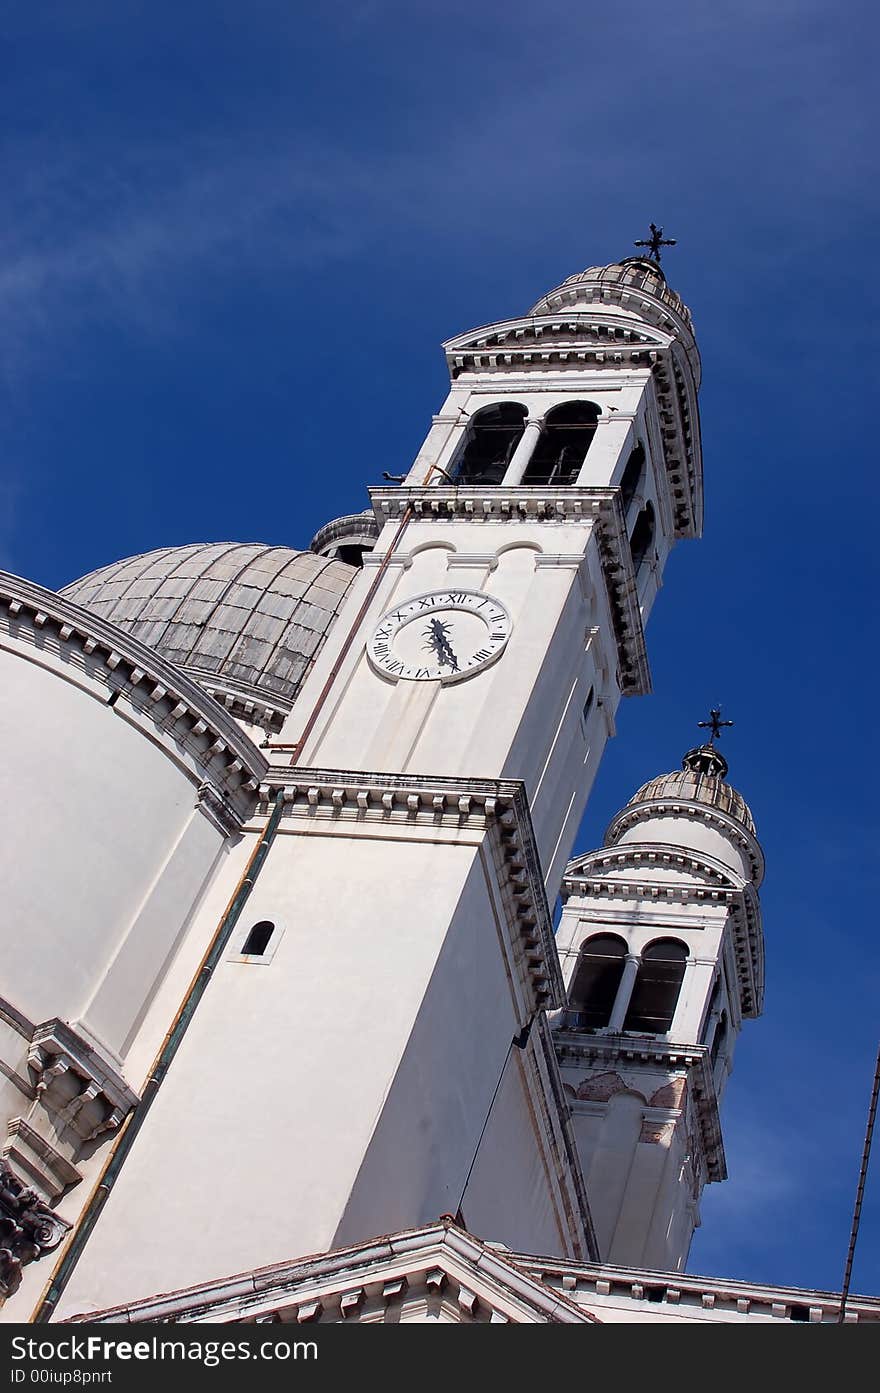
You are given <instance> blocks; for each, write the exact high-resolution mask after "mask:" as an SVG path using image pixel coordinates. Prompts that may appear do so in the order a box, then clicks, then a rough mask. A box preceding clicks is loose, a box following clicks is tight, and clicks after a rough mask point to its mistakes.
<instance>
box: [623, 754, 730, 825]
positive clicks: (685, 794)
mask: <svg viewBox="0 0 880 1393" xmlns="http://www.w3.org/2000/svg"><path fill="white" fill-rule="evenodd" d="M726 773H727V762H726V761H725V759H724V758H723V756H722V755H720V754H719V753H718V751H717V750H716V749H715V747H714V746H713V745H701V746H699V748H698V749H696V750H689V751H688V753H687V754H686V755H685V757H684V759H683V761H682V768H681V769H676V770H673V772H672V773H671V774H660V775H659V776H658V777H657V778H656V779H650V780H649V781H648V783H646V784H643V785H642V787H641V788H640V789H639V791H638V793H636V794H634V795H633V797H632V798H631V799H630V800H629V802H628V803H627V805H626V806H627V807H628V808H631V807H632V806H633V805H634V804H636V803H653V802H656V801H660V802H669V801H672V802H678V801H682V802H690V803H705V804H706V805H707V806H708V807H712V808H717V809H718V811H719V812H722V813H727V815H728V817H732V818H734V819H735V820H736V821H737V822H739V823H741V824H742V825H743V827H745V828H746V830H747V831H749V832H751V834H752V836H753V837H754V836H755V835H756V832H755V820H754V818H753V817H752V813H751V809H750V808H749V805H748V803H747V802H746V800H745V799H744V798H743V796H742V794H741V793H739V792H738V791H737V789H735V788H732V787H731V785H730V784H728V783H725V781H724V775H725V774H726Z"/></svg>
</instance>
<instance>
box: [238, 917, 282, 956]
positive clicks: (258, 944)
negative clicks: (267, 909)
mask: <svg viewBox="0 0 880 1393" xmlns="http://www.w3.org/2000/svg"><path fill="white" fill-rule="evenodd" d="M274 932H275V925H274V924H273V923H272V921H271V919H261V920H260V922H259V924H254V926H253V928H252V929H251V930H250V932H249V933H248V936H247V938H246V939H245V941H244V943H243V944H242V947H241V951H242V953H250V954H252V955H253V956H254V957H255V958H261V957H262V956H263V954H264V953H265V951H266V949H267V948H268V947H269V939H270V938H271V937H272V935H273V933H274Z"/></svg>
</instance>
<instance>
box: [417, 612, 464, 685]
mask: <svg viewBox="0 0 880 1393" xmlns="http://www.w3.org/2000/svg"><path fill="white" fill-rule="evenodd" d="M424 637H425V638H426V639H427V640H428V641H427V643H426V644H425V645H424V646H425V648H433V650H434V652H435V653H436V654H437V662H438V663H439V664H440V666H441V667H444V666H445V667H448V668H449V670H450V672H458V670H459V668H458V659H457V658H456V656H455V654H454V653H453V651H452V645H451V644H450V642H449V625H448V624H444V623H443V621H442V619H432V620H430V621H429V623H428V627H427V629H425V630H424Z"/></svg>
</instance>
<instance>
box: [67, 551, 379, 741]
mask: <svg viewBox="0 0 880 1393" xmlns="http://www.w3.org/2000/svg"><path fill="white" fill-rule="evenodd" d="M356 575H357V570H356V568H355V567H354V566H349V565H346V564H345V562H343V561H337V560H329V559H328V558H326V557H323V556H317V555H315V553H314V552H311V551H306V552H302V551H292V550H290V549H289V548H288V547H275V546H265V545H261V544H260V543H256V542H254V543H248V542H213V543H197V544H194V545H192V546H182V547H167V548H163V549H161V550H159V551H151V552H146V553H145V554H144V555H142V556H134V557H129V558H128V559H126V560H124V561H116V562H114V563H113V564H112V565H110V566H104V567H102V569H101V570H98V571H93V572H92V573H91V574H90V575H87V576H83V577H82V579H81V580H76V581H73V582H72V584H70V585H67V586H65V587H64V589H63V590H62V591H61V594H62V595H66V596H67V597H68V598H69V599H71V600H73V601H74V602H75V603H76V604H78V605H82V607H83V609H87V610H91V611H92V612H93V613H95V614H99V615H100V616H101V617H102V618H103V619H106V620H108V621H109V622H110V623H111V624H115V625H116V626H117V627H118V628H120V629H122V630H123V631H124V632H126V633H129V634H131V635H133V637H135V638H136V639H139V640H140V642H141V643H145V644H147V645H148V646H149V647H150V648H152V649H154V650H155V651H156V652H157V653H159V654H161V655H162V657H163V658H165V659H166V660H167V661H169V662H172V663H174V664H176V666H178V667H180V668H182V669H183V670H184V671H185V672H186V673H187V674H188V675H189V676H190V677H192V678H194V679H195V681H197V682H198V683H199V684H200V685H201V686H202V687H204V688H205V689H206V690H207V691H208V692H210V693H211V695H212V696H215V697H218V698H219V699H220V700H221V701H223V702H224V704H225V705H226V706H227V707H228V708H229V709H230V710H232V711H233V712H234V714H235V715H237V716H239V717H240V718H243V719H246V720H249V721H252V722H253V723H255V724H263V725H267V726H269V727H271V728H272V729H277V728H278V727H279V726H280V724H281V722H282V721H283V718H284V716H285V714H286V713H287V711H289V709H290V707H291V705H292V703H293V699H294V697H295V696H296V694H297V691H298V690H299V688H300V686H301V685H302V682H303V680H304V678H305V676H306V674H307V673H308V671H309V669H310V668H311V666H312V664H313V663H314V661H315V658H316V656H317V654H318V653H319V652H320V649H321V647H322V645H323V643H324V640H325V639H326V637H327V634H328V632H329V630H330V628H331V626H332V624H333V622H334V620H335V618H336V615H337V613H338V612H339V609H340V607H341V605H342V602H343V600H344V599H345V596H346V593H347V591H348V587H349V586H350V584H351V582H352V581H353V580H354V578H355V576H356Z"/></svg>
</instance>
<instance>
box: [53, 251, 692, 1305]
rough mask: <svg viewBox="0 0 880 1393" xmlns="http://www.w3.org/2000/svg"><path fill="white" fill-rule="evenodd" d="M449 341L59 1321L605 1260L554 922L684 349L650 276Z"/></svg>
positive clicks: (593, 280) (634, 603) (561, 294)
mask: <svg viewBox="0 0 880 1393" xmlns="http://www.w3.org/2000/svg"><path fill="white" fill-rule="evenodd" d="M445 349H446V355H447V361H448V365H449V370H450V376H451V387H450V392H449V395H448V396H447V398H446V401H445V402H444V404H443V406H442V407H441V410H440V412H439V414H438V415H437V416H436V417H435V418H434V419H433V421H432V423H431V427H430V429H429V431H428V433H427V437H426V439H425V442H424V444H423V446H422V449H421V450H420V452H419V454H418V457H417V458H416V460H415V462H414V463H413V465H412V467H411V469H409V471H408V472H407V473H406V475H405V476H403V480H402V483H401V484H400V486H396V485H395V486H381V487H374V488H372V489H370V493H369V496H370V504H371V509H372V514H373V518H374V520H375V526H372V525H370V524H369V520H367V521H365V520H364V518H363V517H355V518H353V519H352V518H349V519H342V520H340V521H339V523H338V524H330V525H329V526H328V528H327V529H324V531H323V533H322V534H321V535H322V545H326V546H330V547H334V548H338V547H340V546H348V545H349V544H351V546H352V547H355V544H356V550H357V552H358V553H359V557H362V559H363V565H362V569H361V571H360V573H359V575H358V576H357V578H356V579H355V581H354V582H353V583H352V584H351V586H350V587H349V588H348V590H347V591H346V594H345V599H344V600H343V601H342V603H341V605H340V607H339V610H338V615H337V618H336V620H335V622H334V624H333V627H332V629H331V630H330V631H329V633H328V636H327V639H326V642H325V643H324V646H323V648H321V650H320V653H319V655H318V657H317V659H316V661H315V662H314V665H313V667H312V668H311V671H310V673H309V675H308V677H307V679H306V681H305V682H304V684H303V685H302V687H301V688H300V690H299V692H298V694H297V696H296V700H295V701H294V703H293V706H292V709H291V710H290V713H289V715H288V716H287V718H286V721H285V724H284V728H283V730H282V732H281V735H280V738H279V740H278V741H277V742H276V743H274V744H270V745H269V746H268V753H269V757H270V766H269V768H268V770H267V772H266V774H265V778H264V780H263V782H262V784H261V787H260V790H259V795H258V797H257V799H256V800H255V804H254V807H253V811H252V816H251V818H250V820H249V822H248V824H247V825H246V827H245V829H244V832H243V834H242V835H241V836H240V837H238V838H236V839H233V840H232V841H231V842H230V844H229V847H228V855H227V856H226V858H225V861H224V862H223V864H222V865H221V867H220V869H219V871H218V873H217V875H216V877H215V879H214V880H213V882H212V883H211V884H210V885H209V886H207V887H206V890H205V893H204V895H203V897H202V899H201V901H200V904H199V907H198V911H197V912H196V913H195V914H194V916H193V917H192V919H191V921H189V922H188V924H187V926H186V930H185V934H184V938H183V941H184V943H188V944H190V945H192V944H199V945H208V946H209V947H210V952H211V954H212V955H213V956H212V963H214V964H215V965H214V966H213V970H212V976H211V980H210V983H209V985H208V986H207V988H206V990H205V991H204V995H203V996H202V997H201V999H200V1002H199V1004H198V1009H197V1010H195V1012H194V1014H193V1015H192V1017H191V1021H190V1023H189V1025H188V1028H187V1030H186V1033H185V1035H183V1036H182V1039H181V1043H180V1044H179V1046H176V1047H175V1048H176V1053H175V1055H174V1059H173V1063H172V1064H171V1065H170V1067H169V1068H168V1069H167V1071H166V1072H164V1073H163V1074H162V1084H161V1089H157V1090H156V1091H155V1094H154V1096H153V1097H152V1098H151V1107H150V1111H149V1115H148V1116H146V1118H145V1120H142V1121H139V1123H138V1129H137V1132H136V1134H134V1133H133V1135H134V1138H135V1139H134V1140H133V1141H132V1143H131V1145H130V1148H129V1150H128V1152H127V1154H126V1157H125V1160H124V1163H123V1164H120V1165H119V1166H118V1167H117V1169H118V1179H116V1180H115V1184H114V1187H113V1190H112V1193H110V1194H109V1198H108V1199H107V1200H106V1203H105V1204H104V1207H103V1209H102V1211H101V1213H100V1215H99V1216H98V1217H97V1219H96V1220H95V1222H94V1223H93V1225H92V1226H91V1228H90V1230H89V1234H88V1237H87V1239H86V1240H84V1242H83V1243H82V1245H81V1246H82V1255H81V1257H80V1258H79V1261H78V1265H77V1268H76V1271H75V1273H74V1275H73V1277H72V1279H71V1280H70V1282H69V1285H68V1287H67V1290H66V1292H65V1295H64V1297H63V1300H61V1301H60V1302H59V1303H58V1305H57V1306H56V1307H55V1310H56V1312H57V1314H58V1315H61V1316H63V1315H64V1314H65V1313H72V1312H74V1311H85V1310H89V1309H92V1310H94V1309H100V1308H102V1307H105V1306H107V1305H109V1304H110V1303H111V1302H118V1301H120V1300H128V1299H129V1298H132V1299H134V1298H137V1297H139V1296H142V1295H145V1294H149V1293H152V1292H156V1291H159V1290H168V1289H169V1288H176V1287H181V1286H185V1285H188V1284H191V1283H193V1282H199V1281H203V1280H208V1279H210V1278H212V1277H216V1276H218V1275H220V1274H223V1273H229V1272H233V1271H239V1272H241V1271H249V1270H252V1269H253V1268H256V1267H259V1266H265V1265H266V1264H267V1263H272V1262H276V1261H282V1260H285V1259H288V1258H289V1257H290V1256H291V1255H292V1254H303V1253H314V1252H323V1251H326V1250H329V1249H332V1248H334V1247H340V1246H342V1245H344V1244H347V1243H352V1242H357V1241H360V1240H362V1239H366V1238H370V1237H372V1236H375V1235H376V1234H382V1233H389V1232H392V1231H395V1230H399V1229H403V1228H407V1227H410V1226H413V1225H417V1224H421V1223H424V1222H427V1221H431V1220H434V1219H436V1217H437V1216H438V1215H440V1214H444V1213H450V1214H458V1215H459V1216H460V1217H461V1219H462V1220H463V1222H465V1223H466V1224H467V1226H468V1227H469V1228H471V1229H472V1231H473V1232H476V1233H480V1234H484V1235H486V1236H491V1237H492V1238H494V1239H496V1240H499V1241H502V1242H506V1243H508V1244H510V1245H511V1246H512V1247H516V1248H518V1249H520V1250H525V1251H530V1252H557V1253H560V1254H564V1255H569V1256H575V1257H576V1256H580V1257H589V1256H596V1255H597V1253H598V1251H599V1249H598V1247H597V1242H596V1235H595V1232H594V1224H593V1220H592V1219H591V1217H590V1208H589V1204H588V1202H587V1195H586V1191H585V1189H584V1180H583V1175H582V1170H581V1162H580V1160H579V1157H578V1150H577V1145H576V1137H575V1132H574V1130H573V1129H572V1125H571V1122H570V1119H569V1116H568V1112H567V1110H566V1109H565V1107H562V1106H560V1102H561V1096H562V1095H561V1083H560V1076H559V1071H558V1065H557V1063H556V1058H555V1055H554V1048H553V1042H552V1038H551V1035H550V1031H549V1027H548V1024H547V1016H546V1011H547V1010H548V1009H555V1008H559V1007H561V1006H562V1005H563V1003H564V999H565V995H564V984H563V979H562V976H561V974H560V967H559V961H558V958H557V953H556V947H555V944H554V941H553V933H552V924H551V917H550V911H549V908H548V904H549V903H552V902H553V900H554V899H555V896H556V894H557V891H558V889H559V885H560V882H561V880H562V876H563V872H564V869H565V866H566V862H567V861H568V859H569V857H570V855H571V849H572V843H573V839H574V836H575V832H576V829H577V826H578V823H579V821H580V818H581V815H582V813H583V810H584V806H585V803H586V799H587V796H588V794H589V790H590V787H591V784H592V782H593V779H594V776H595V772H596V768H597V766H598V763H599V760H600V758H601V755H602V751H603V749H604V746H605V742H606V740H607V739H608V737H609V736H610V735H612V734H613V733H614V717H615V712H616V709H617V706H618V703H619V701H620V698H621V697H622V696H635V695H639V694H642V693H645V692H648V691H649V690H650V674H649V668H648V659H647V652H646V645H645V623H646V621H647V618H648V615H649V614H650V611H651V608H652V606H653V604H654V600H655V598H656V596H657V592H658V590H659V587H660V583H661V579H662V575H663V569H664V567H665V564H666V560H667V557H668V555H669V552H670V550H671V548H672V546H673V545H674V543H675V541H676V540H677V539H678V538H681V537H695V536H698V535H699V534H700V530H701V525H702V464H701V456H700V440H699V427H698V413H697V395H696V394H697V389H698V386H699V377H700V363H699V355H698V352H697V348H696V343H695V340H694V335H693V328H692V324H691V319H690V314H689V312H688V310H687V308H686V307H685V306H684V304H683V303H682V301H681V299H680V298H679V296H678V295H677V294H675V292H674V291H672V290H671V289H670V288H669V287H668V286H667V284H666V280H665V277H664V275H663V273H662V271H661V270H660V267H659V265H658V264H657V262H656V261H655V260H652V259H651V258H641V257H633V258H627V259H625V260H624V261H621V262H619V263H615V264H613V265H609V266H601V267H592V268H590V269H588V270H586V271H584V272H582V273H579V274H577V275H574V276H571V277H569V278H568V280H566V281H565V282H564V283H563V284H562V285H560V286H558V287H557V288H556V289H554V290H552V291H551V292H550V293H549V294H547V295H545V296H544V297H542V299H541V300H539V301H538V303H537V304H535V305H534V306H533V307H532V308H531V309H530V310H529V311H528V312H527V313H526V314H524V315H521V316H519V317H516V318H513V319H508V320H504V321H501V322H498V323H495V324H491V325H488V326H486V327H483V328H480V329H476V330H472V331H469V332H468V333H465V334H461V335H458V336H456V337H455V338H453V339H451V340H450V341H449V342H448V343H447V344H446V345H445ZM377 533H378V535H376V534H377ZM316 540H317V539H316ZM373 543H375V544H374V545H372V549H370V548H371V544H373ZM338 554H339V555H340V556H341V555H342V552H338ZM306 618H307V615H306ZM258 845H259V847H260V852H259V855H260V858H261V859H260V862H259V865H260V870H259V875H258V876H257V875H256V873H255V872H253V871H252V869H251V868H252V865H253V864H255V863H253V862H252V861H251V860H250V858H251V856H252V855H253V854H254V852H255V848H256V847H257V846H258ZM576 864H577V863H575V865H576ZM572 873H573V872H571V868H570V871H569V874H570V875H571V874H572ZM243 887H244V889H243ZM242 893H247V895H248V899H247V910H246V914H245V915H244V916H243V917H242V920H241V923H240V925H239V927H237V928H236V929H235V930H234V931H231V937H229V938H228V940H227V939H226V938H224V934H225V933H226V929H225V928H224V926H225V925H226V924H227V923H228V922H229V918H228V914H229V911H228V908H224V907H227V906H229V905H230V904H237V903H239V898H237V897H240V896H241V895H242ZM218 926H219V927H218ZM257 930H259V932H257ZM254 944H258V945H259V951H255V949H254V946H253V945H254ZM168 995H169V994H168V993H166V997H165V1001H166V1009H167V1001H168ZM215 1168H216V1178H212V1175H213V1172H214V1170H215ZM255 1186H256V1187H257V1189H258V1190H259V1194H260V1196H261V1198H260V1201H259V1202H257V1203H248V1204H247V1205H246V1206H244V1205H242V1204H240V1203H239V1202H238V1201H233V1200H232V1199H231V1197H233V1196H241V1195H243V1194H245V1193H247V1194H250V1195H253V1194H254V1193H255ZM218 1196H221V1198H220V1200H219V1203H220V1206H221V1210H222V1219H221V1218H218V1211H217V1205H218ZM224 1196H225V1197H226V1198H222V1197H224ZM52 1299H53V1300H54V1299H55V1297H54V1295H53V1298H52Z"/></svg>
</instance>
